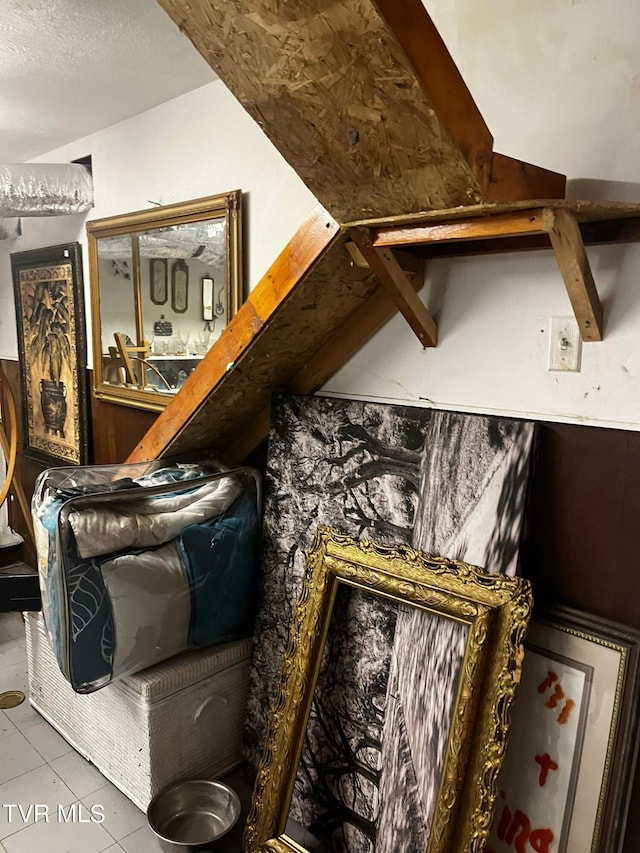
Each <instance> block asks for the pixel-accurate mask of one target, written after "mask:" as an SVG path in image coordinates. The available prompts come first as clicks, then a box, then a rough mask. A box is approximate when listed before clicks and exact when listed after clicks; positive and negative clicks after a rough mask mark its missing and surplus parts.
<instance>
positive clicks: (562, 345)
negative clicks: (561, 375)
mask: <svg viewBox="0 0 640 853" xmlns="http://www.w3.org/2000/svg"><path fill="white" fill-rule="evenodd" d="M581 361H582V338H581V337H580V329H579V328H578V323H577V321H576V318H575V317H572V316H569V317H551V331H550V335H549V370H562V371H573V372H578V371H579V370H580V363H581Z"/></svg>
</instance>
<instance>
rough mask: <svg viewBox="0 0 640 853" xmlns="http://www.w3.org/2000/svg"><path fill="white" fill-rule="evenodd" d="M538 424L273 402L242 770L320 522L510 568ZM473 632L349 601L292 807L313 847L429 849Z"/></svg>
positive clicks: (336, 621) (359, 596)
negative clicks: (460, 677)
mask: <svg viewBox="0 0 640 853" xmlns="http://www.w3.org/2000/svg"><path fill="white" fill-rule="evenodd" d="M532 437H533V425H532V424H530V423H526V422H519V421H513V420H508V419H500V418H493V417H486V416H477V415H466V414H461V413H452V412H435V411H431V410H429V409H422V408H413V407H408V406H385V405H382V404H378V403H368V402H359V401H351V400H336V399H331V398H324V397H314V398H302V397H293V396H286V395H280V396H277V397H276V398H274V405H273V411H272V427H271V433H270V437H269V452H268V460H267V479H266V488H265V519H264V543H263V554H264V566H263V591H262V596H261V601H262V605H261V609H260V611H259V613H258V617H257V624H256V645H255V648H254V657H253V663H252V670H251V675H250V690H249V704H248V711H247V726H246V732H245V734H246V739H245V760H246V765H247V769H248V770H249V772H255V769H256V768H257V764H258V762H259V759H260V755H261V745H262V739H263V737H264V734H265V730H266V725H267V723H268V709H269V708H270V707H271V704H272V701H273V699H274V692H275V687H276V685H277V683H278V680H279V672H280V668H281V663H282V655H283V653H284V648H285V645H286V640H287V636H288V631H289V624H290V620H291V614H292V609H293V606H294V603H295V600H296V598H297V595H298V592H299V586H300V580H301V577H302V575H303V570H304V565H305V560H306V556H307V552H308V550H309V548H310V545H311V541H312V539H313V535H314V532H315V529H316V527H317V525H318V524H324V525H328V526H331V527H335V528H337V529H338V530H340V531H341V532H343V533H346V534H348V535H350V536H352V537H354V538H371V539H375V540H377V541H380V542H385V543H389V544H396V545H411V546H413V547H416V548H418V549H420V550H423V551H427V552H429V553H431V554H436V555H441V556H446V557H450V558H455V559H461V560H464V561H466V562H471V563H474V564H476V565H481V566H483V567H485V568H486V569H487V570H489V571H492V572H503V573H514V572H515V570H516V566H517V555H518V547H519V542H520V537H521V532H522V525H523V514H524V506H525V498H526V489H527V481H528V475H529V468H530V460H531V448H532ZM465 643H466V628H465V627H464V626H459V625H457V624H456V623H454V622H452V621H450V620H446V619H442V618H439V617H436V616H434V615H432V614H429V613H425V612H422V611H418V610H416V609H415V608H411V607H396V606H395V605H391V604H389V603H387V602H385V601H384V600H383V599H381V598H380V597H378V596H375V595H373V594H369V593H363V592H357V593H355V592H351V593H349V592H347V591H345V592H344V594H343V595H342V596H341V597H340V598H339V599H338V600H337V602H336V607H335V609H334V614H333V617H332V622H331V626H330V632H329V641H328V644H327V648H326V650H325V655H324V659H323V664H322V667H321V672H320V675H319V678H318V684H317V687H316V691H315V693H314V702H313V709H312V713H311V717H310V720H309V724H308V726H307V730H306V734H305V745H304V749H303V753H302V757H301V761H300V765H299V768H298V774H297V778H296V783H295V789H294V794H293V798H292V802H291V806H290V811H289V817H290V819H291V824H292V825H296V824H299V825H300V826H301V827H303V828H304V831H305V833H306V837H307V839H308V838H314V839H317V846H314V845H312V844H311V843H310V842H309V841H308V840H307V842H306V846H307V847H308V849H314V850H315V849H318V850H322V849H325V850H329V851H345V853H369V851H375V853H383V851H384V853H387V851H389V853H390V851H392V850H393V851H397V850H399V849H402V850H403V851H406V853H412V851H414V850H415V851H416V853H417V851H420V853H423V851H424V850H425V847H426V839H427V838H428V834H429V828H430V822H431V817H432V813H433V806H434V802H435V799H436V796H437V791H438V785H439V781H440V774H441V771H442V766H443V760H444V755H445V751H446V745H447V738H448V733H449V721H450V719H451V713H452V711H453V707H454V703H455V697H456V689H457V680H458V674H459V670H460V665H461V662H462V659H463V656H464V649H465Z"/></svg>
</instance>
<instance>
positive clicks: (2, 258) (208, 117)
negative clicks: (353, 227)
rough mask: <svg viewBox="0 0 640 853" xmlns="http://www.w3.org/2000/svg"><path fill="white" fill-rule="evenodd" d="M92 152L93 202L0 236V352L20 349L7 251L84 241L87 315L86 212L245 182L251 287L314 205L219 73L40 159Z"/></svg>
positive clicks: (112, 211)
mask: <svg viewBox="0 0 640 853" xmlns="http://www.w3.org/2000/svg"><path fill="white" fill-rule="evenodd" d="M88 154H91V156H92V160H93V175H94V190H95V207H94V208H93V209H92V210H91V211H90V212H89V213H88V214H82V215H76V216H59V217H36V218H24V219H23V220H22V228H23V234H22V236H21V237H19V238H17V239H16V240H7V241H3V242H0V358H13V359H15V358H17V353H18V351H17V342H16V331H15V327H16V324H15V309H14V303H13V291H12V284H11V265H10V259H9V255H10V253H11V252H19V251H24V250H27V249H32V248H37V247H40V246H51V245H55V244H56V243H66V242H70V241H74V240H80V242H81V243H82V244H83V260H84V269H85V292H86V309H87V317H88V315H89V298H88V293H89V290H88V288H89V272H88V256H87V252H86V236H85V222H86V221H87V220H89V219H99V218H101V217H104V216H114V215H116V214H119V213H126V212H127V211H133V210H142V209H146V208H149V207H151V206H152V203H156V204H170V203H172V202H179V201H186V200H188V199H192V198H199V197H201V196H207V195H213V194H217V193H221V192H227V191H229V190H235V189H241V190H242V191H243V193H244V194H245V196H246V199H245V202H246V211H247V216H246V218H245V220H244V227H245V246H246V256H245V257H246V263H245V286H247V283H248V287H249V288H252V287H253V286H254V285H255V284H256V283H257V282H258V281H259V280H260V278H261V276H262V274H263V273H264V271H265V270H266V269H267V268H268V266H269V264H270V263H271V262H272V261H273V260H274V259H275V257H276V255H277V254H278V252H279V251H280V250H281V249H282V248H283V247H284V246H285V245H286V244H287V242H288V241H289V239H290V238H291V236H292V235H293V234H294V232H295V231H296V230H297V229H298V227H299V225H300V224H301V222H302V221H303V219H304V218H305V217H306V216H308V215H309V213H310V212H311V211H312V210H313V209H314V207H316V205H317V202H316V199H315V197H314V196H313V195H312V194H311V193H310V192H309V191H308V190H307V188H306V187H305V186H304V184H303V183H302V181H301V180H300V179H299V178H298V176H297V175H296V174H295V172H294V171H293V170H292V169H291V168H290V167H289V165H288V164H287V163H286V162H285V161H284V160H283V158H282V157H281V156H280V154H279V153H278V152H277V151H276V149H275V148H274V147H273V146H272V145H271V143H270V142H269V141H268V139H267V138H266V136H265V135H264V134H263V133H262V131H261V130H260V128H259V127H258V125H257V124H256V123H255V122H254V121H253V119H251V118H250V117H249V116H248V115H247V113H245V111H244V110H243V109H242V108H241V107H240V106H239V105H238V103H237V101H236V100H235V99H234V98H233V97H232V96H231V95H230V94H229V91H228V90H227V89H226V87H225V86H224V85H223V84H222V83H221V82H220V81H219V80H216V81H215V82H213V83H210V84H208V85H206V86H203V87H202V88H200V89H196V90H195V91H193V92H190V93H188V94H186V95H183V96H181V97H179V98H175V99H174V100H172V101H169V102H167V103H165V104H162V105H161V106H159V107H156V108H154V109H152V110H148V111H147V112H144V113H141V114H140V115H138V116H135V117H134V118H131V119H128V120H127V121H123V122H121V123H119V124H117V125H114V126H113V127H110V128H107V129H106V130H104V131H100V132H99V133H96V134H93V135H92V136H89V137H86V138H85V139H81V140H78V141H77V142H74V143H73V144H71V145H67V146H65V147H63V148H59V149H57V150H56V151H52V152H49V153H48V154H47V155H45V156H43V157H40V158H38V160H39V161H40V162H43V163H46V162H49V163H55V162H68V161H69V160H73V159H76V158H78V157H83V156H85V155H88ZM91 361H92V359H91V342H90V340H89V362H90V363H91Z"/></svg>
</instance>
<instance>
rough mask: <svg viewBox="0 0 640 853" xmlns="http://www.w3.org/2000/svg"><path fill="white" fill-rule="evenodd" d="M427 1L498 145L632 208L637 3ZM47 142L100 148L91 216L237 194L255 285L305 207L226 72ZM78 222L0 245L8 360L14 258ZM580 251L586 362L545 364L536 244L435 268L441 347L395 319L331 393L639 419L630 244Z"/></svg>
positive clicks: (560, 299)
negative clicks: (588, 300) (595, 296)
mask: <svg viewBox="0 0 640 853" xmlns="http://www.w3.org/2000/svg"><path fill="white" fill-rule="evenodd" d="M425 5H426V6H427V8H428V9H429V11H430V13H431V15H432V17H433V19H434V21H435V23H436V26H438V28H439V29H440V32H441V33H442V35H443V37H444V39H445V41H446V42H447V44H448V46H449V48H450V50H451V52H452V54H453V56H454V58H455V60H456V62H457V63H458V65H459V67H460V69H461V71H462V73H463V76H464V77H465V79H466V81H467V83H468V85H469V87H470V89H471V91H472V93H473V95H474V97H475V99H476V102H477V103H478V106H479V108H480V110H481V112H482V113H483V115H484V116H485V119H486V121H487V123H488V125H489V127H490V129H491V130H492V132H493V134H494V137H495V149H496V150H497V151H500V152H501V153H504V154H508V155H510V156H512V157H518V158H520V159H523V160H526V161H529V162H533V163H536V164H538V165H541V166H545V167H546V168H550V169H555V170H557V171H560V172H563V173H565V174H566V175H568V177H569V179H570V190H569V192H570V195H571V197H574V198H575V197H582V198H592V199H596V198H597V199H602V198H609V199H612V200H629V201H637V202H638V203H640V190H639V187H640V52H639V51H638V49H637V45H638V43H639V42H640V3H637V0H611V2H609V3H603V2H602V0H537V2H536V3H516V2H514V0H484V2H483V3H478V0H455V1H454V2H452V0H425ZM56 153H57V154H58V155H59V158H60V159H66V160H68V159H70V158H74V157H79V156H83V155H85V154H88V153H91V154H92V155H93V158H94V168H95V183H96V202H97V203H96V209H95V211H93V212H92V213H91V217H90V218H96V217H99V216H107V215H112V214H116V213H121V212H124V211H126V210H133V209H137V208H142V207H146V206H148V202H149V201H156V202H161V203H168V202H173V201H179V200H183V199H188V198H193V197H196V196H201V195H207V194H209V193H215V192H220V191H224V190H227V189H233V188H236V187H239V188H241V189H243V190H244V191H248V192H249V196H250V199H249V220H248V227H247V245H248V256H249V281H250V282H251V284H255V282H256V281H257V280H258V279H259V277H260V274H261V273H262V272H263V271H264V269H265V268H266V267H267V266H268V264H269V263H270V261H271V260H273V258H274V257H275V255H276V254H277V252H278V251H279V250H280V249H281V248H282V247H283V246H284V245H285V243H286V242H287V240H288V238H289V237H290V236H291V234H293V232H294V231H295V230H296V228H297V226H298V224H299V223H300V222H301V220H302V219H303V218H304V216H305V215H307V214H308V213H309V212H310V211H311V209H312V208H313V206H314V200H313V198H312V196H311V195H310V194H309V193H308V191H307V190H306V189H305V188H304V186H303V185H302V184H301V182H300V181H299V179H298V178H297V177H296V176H295V174H294V173H293V172H292V171H291V169H289V167H288V166H287V165H286V164H285V163H284V161H283V160H282V158H280V156H279V155H278V154H277V153H276V152H275V151H274V149H273V147H272V146H271V145H270V144H269V143H268V142H267V141H266V139H265V138H264V137H263V136H262V134H261V132H260V131H259V129H258V128H257V126H256V125H255V124H254V123H253V122H252V121H251V120H250V119H249V118H248V117H247V116H246V114H245V113H244V112H243V110H242V109H241V108H240V107H239V106H238V105H237V104H236V102H235V101H234V100H233V99H232V98H231V97H230V96H229V94H228V92H227V91H226V89H225V88H224V86H223V85H222V84H221V83H219V82H216V83H212V84H210V85H209V86H206V87H204V88H203V89H199V90H197V91H195V92H193V93H191V94H189V95H186V96H184V97H182V98H178V99H176V100H175V101H172V102H170V103H169V104H166V105H163V106H161V107H158V108H156V109H155V110H151V111H149V112H148V113H144V114H142V115H140V116H137V117H135V118H133V119H131V120H129V121H127V122H123V123H122V124H120V125H117V126H115V127H112V128H110V129H109V130H106V131H104V132H101V133H99V134H96V135H95V136H92V137H90V138H89V139H87V140H83V141H81V142H79V143H76V144H74V145H71V146H67V147H66V148H65V149H62V150H61V151H60V152H56ZM42 159H43V160H46V159H51V158H50V157H48V158H42ZM85 218H86V217H71V218H70V219H64V218H58V219H56V220H48V221H46V222H45V221H43V220H37V221H35V220H32V221H28V220H24V225H25V235H24V236H23V237H22V238H20V239H19V240H17V241H14V245H12V246H6V245H3V244H0V356H4V357H9V358H15V357H16V348H15V331H14V318H13V299H12V295H11V285H10V272H9V261H8V252H9V251H17V250H19V249H23V248H31V247H35V246H40V245H50V244H53V243H55V242H62V241H66V240H72V239H78V238H80V239H83V238H82V232H83V228H84V219H85ZM589 255H590V258H591V262H592V266H593V269H594V274H595V278H596V282H597V284H598V287H599V289H600V293H601V295H602V297H603V301H604V303H605V315H606V321H605V340H604V342H602V343H594V344H587V345H585V346H584V348H583V365H582V371H581V373H579V374H557V373H549V372H548V371H547V347H548V329H549V317H551V316H553V315H565V314H569V313H570V306H569V301H568V298H567V297H566V294H565V291H564V287H563V284H562V280H561V278H560V274H559V272H558V270H557V267H556V265H555V262H554V260H553V256H552V255H551V253H550V252H532V253H523V254H519V255H515V254H514V255H501V256H491V257H480V258H467V259H460V260H451V261H438V262H433V263H431V264H430V265H429V268H428V270H427V286H426V287H425V289H424V290H423V291H422V296H423V298H424V299H425V302H426V303H427V304H428V305H429V307H430V308H431V309H432V310H433V311H434V313H435V315H436V318H437V319H438V322H439V324H440V337H441V343H440V345H439V346H438V348H437V349H436V350H428V351H424V350H422V348H421V347H420V345H419V344H418V342H417V340H416V339H415V338H414V336H413V334H412V333H411V332H410V330H409V329H408V327H407V326H406V324H405V323H404V321H403V320H401V319H400V318H398V317H396V318H394V319H393V320H392V321H391V322H390V323H389V324H388V325H387V326H386V328H385V329H384V330H383V331H381V332H380V333H379V334H378V335H377V336H376V337H375V338H374V339H373V340H372V341H371V342H370V343H369V344H368V345H367V346H366V347H365V348H364V349H363V350H362V351H361V353H359V354H358V355H357V356H355V357H354V358H353V359H352V360H351V362H350V363H349V364H348V365H346V366H345V367H344V368H343V369H342V370H341V371H340V372H339V374H337V376H336V377H334V378H333V379H332V380H331V381H330V382H328V383H327V385H326V386H325V389H323V390H324V392H326V393H333V394H343V395H347V396H353V397H361V396H367V397H371V398H374V399H384V400H390V401H400V402H409V403H415V404H418V405H435V406H446V407H451V408H457V409H463V410H468V411H479V412H502V413H510V414H515V415H518V416H534V417H536V418H541V419H551V420H567V421H575V422H581V423H592V424H599V425H606V426H622V427H626V428H630V429H634V430H640V381H639V377H640V287H639V286H638V278H639V277H640V276H639V274H640V270H639V265H640V246H638V245H627V246H612V247H600V248H598V249H590V250H589Z"/></svg>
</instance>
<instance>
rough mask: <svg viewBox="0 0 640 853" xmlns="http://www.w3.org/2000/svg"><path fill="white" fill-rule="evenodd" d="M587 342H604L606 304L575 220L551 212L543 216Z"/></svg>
mask: <svg viewBox="0 0 640 853" xmlns="http://www.w3.org/2000/svg"><path fill="white" fill-rule="evenodd" d="M542 223H543V227H544V230H545V231H546V232H547V233H548V234H549V238H550V240H551V245H552V246H553V251H554V252H555V256H556V260H557V262H558V266H559V267H560V272H561V273H562V278H563V280H564V284H565V287H566V288H567V293H568V294H569V299H570V300H571V305H572V307H573V311H574V314H575V315H576V320H577V321H578V326H579V328H580V335H581V337H582V340H583V341H601V340H602V304H601V302H600V297H599V296H598V291H597V289H596V284H595V282H594V280H593V274H592V273H591V266H590V264H589V259H588V258H587V253H586V251H585V248H584V243H583V242H582V235H581V233H580V228H579V226H578V223H577V221H576V218H575V216H574V215H573V214H572V213H571V212H570V211H568V210H563V209H558V210H552V209H547V210H545V211H544V213H543V215H542Z"/></svg>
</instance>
